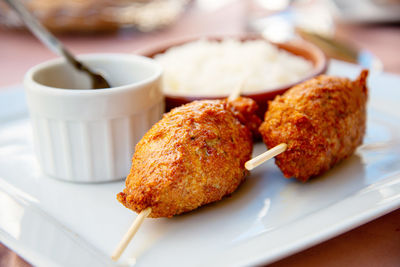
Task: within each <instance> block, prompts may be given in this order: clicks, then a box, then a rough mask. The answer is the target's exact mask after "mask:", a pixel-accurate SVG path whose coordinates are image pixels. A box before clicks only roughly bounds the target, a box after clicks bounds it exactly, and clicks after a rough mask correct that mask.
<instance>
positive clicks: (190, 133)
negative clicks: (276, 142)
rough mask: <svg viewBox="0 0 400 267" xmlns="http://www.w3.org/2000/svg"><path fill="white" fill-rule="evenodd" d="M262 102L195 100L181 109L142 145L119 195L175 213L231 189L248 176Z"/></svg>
mask: <svg viewBox="0 0 400 267" xmlns="http://www.w3.org/2000/svg"><path fill="white" fill-rule="evenodd" d="M255 111H256V104H255V102H254V101H252V100H249V99H246V98H238V99H236V100H234V101H231V102H228V101H227V100H205V101H195V102H192V103H189V104H186V105H184V106H181V107H178V108H175V109H173V110H171V111H170V112H169V113H167V114H165V115H164V117H163V118H162V119H161V120H160V121H159V122H158V123H156V124H155V125H154V126H153V127H152V128H151V129H150V130H149V131H148V132H147V133H146V134H145V136H144V137H143V138H142V140H140V142H139V143H138V144H137V145H136V149H135V153H134V155H133V158H132V168H131V172H130V174H129V175H128V177H127V179H126V183H125V184H126V188H125V189H124V190H123V192H121V193H119V194H118V195H117V199H118V200H119V201H120V202H121V203H122V204H123V205H125V206H126V207H127V208H129V209H132V210H133V211H136V212H138V213H139V212H141V211H142V210H144V209H146V208H148V207H151V214H150V215H149V217H153V218H155V217H171V216H173V215H176V214H181V213H183V212H188V211H191V210H194V209H196V208H198V207H200V206H202V205H205V204H208V203H211V202H214V201H217V200H220V199H222V198H223V197H224V196H226V195H228V194H231V193H232V192H233V191H235V189H236V188H237V187H238V186H239V185H240V183H241V182H242V181H243V180H244V178H245V176H246V174H247V171H246V170H245V168H244V163H245V162H246V161H247V160H249V159H250V157H251V153H252V147H253V141H252V132H256V131H257V129H258V127H259V125H260V123H261V120H260V119H259V118H258V117H257V116H256V115H255Z"/></svg>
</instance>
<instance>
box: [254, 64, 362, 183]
mask: <svg viewBox="0 0 400 267" xmlns="http://www.w3.org/2000/svg"><path fill="white" fill-rule="evenodd" d="M367 76H368V71H367V70H363V71H362V72H361V74H360V75H359V77H358V78H357V79H356V80H355V81H351V80H349V79H347V78H339V77H333V76H325V75H322V76H319V77H317V78H314V79H311V80H308V81H306V82H303V83H301V84H299V85H297V86H294V87H293V88H291V89H290V90H289V91H287V92H286V93H285V94H283V95H282V96H277V97H276V98H275V99H274V100H273V101H272V102H270V103H269V107H268V110H267V112H266V113H265V119H264V122H263V123H262V125H261V126H260V132H261V135H262V137H263V140H264V143H265V144H266V146H267V147H268V148H272V147H274V146H276V145H278V144H281V143H286V144H287V145H288V146H287V150H286V151H285V152H283V153H282V154H280V155H278V156H277V157H276V158H275V162H276V164H277V165H278V167H279V168H280V169H281V171H282V172H283V174H284V175H285V177H288V178H289V177H296V178H297V179H299V180H301V181H303V182H305V181H307V180H308V179H309V178H310V177H312V176H315V175H319V174H321V173H323V172H325V171H327V170H328V169H330V168H331V167H332V166H334V165H335V164H336V163H338V162H339V161H341V160H343V159H345V158H347V157H349V156H350V155H352V154H353V152H354V150H355V149H356V148H357V147H358V146H359V145H360V144H361V143H362V140H363V137H364V134H365V128H366V102H367V95H368V90H367V85H366V79H367Z"/></svg>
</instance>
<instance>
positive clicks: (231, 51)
mask: <svg viewBox="0 0 400 267" xmlns="http://www.w3.org/2000/svg"><path fill="white" fill-rule="evenodd" d="M155 59H156V60H157V61H158V62H159V63H160V64H161V65H162V66H163V68H164V74H163V78H162V86H163V90H164V92H165V93H171V94H175V95H209V96H214V95H215V96H217V95H229V94H230V93H231V92H232V91H233V90H234V89H235V88H236V87H237V86H240V85H241V84H242V83H243V85H242V89H241V92H245V93H254V92H258V91H265V90H268V89H273V88H276V87H279V86H283V85H286V84H289V83H293V82H297V81H299V80H301V79H303V78H304V77H306V76H307V75H308V74H309V73H311V71H312V69H313V65H312V63H311V62H310V61H308V60H306V59H304V58H302V57H299V56H296V55H294V54H291V53H289V52H287V51H285V50H282V49H279V48H277V47H276V46H275V45H272V44H270V43H268V42H267V41H265V40H252V41H245V42H241V41H238V40H235V39H225V40H223V41H221V42H217V41H209V40H205V39H204V40H198V41H194V42H190V43H186V44H183V45H181V46H175V47H172V48H170V49H168V50H167V51H166V52H165V53H163V54H159V55H156V56H155Z"/></svg>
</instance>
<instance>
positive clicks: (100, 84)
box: [4, 0, 111, 89]
mask: <svg viewBox="0 0 400 267" xmlns="http://www.w3.org/2000/svg"><path fill="white" fill-rule="evenodd" d="M4 1H5V2H6V3H7V4H8V5H9V6H10V7H11V8H12V9H13V10H14V11H15V12H17V14H18V15H19V17H20V18H21V20H22V21H23V22H24V23H25V25H26V27H28V28H29V30H30V31H31V32H32V33H33V34H34V35H35V36H36V37H37V38H38V39H39V40H40V41H42V43H44V44H45V45H46V46H47V47H48V48H49V49H50V50H51V51H53V52H54V53H56V54H58V55H59V56H62V57H64V58H66V59H67V61H68V62H69V63H71V64H72V65H73V66H74V67H75V68H76V69H77V70H80V71H84V72H86V73H87V74H88V75H89V76H90V78H91V80H92V87H93V89H100V88H110V87H111V86H110V84H109V83H108V82H107V81H106V79H104V77H103V76H102V75H100V74H98V73H95V72H93V71H91V70H90V69H89V68H88V67H87V66H86V65H84V64H83V63H81V62H80V61H78V60H76V58H75V57H74V56H73V55H72V54H71V53H70V52H69V51H68V50H67V49H66V48H65V47H64V45H63V44H62V43H61V42H60V41H59V40H58V39H57V38H56V37H55V36H54V35H53V34H51V33H50V32H49V31H48V30H47V29H46V28H45V27H43V26H42V24H40V22H39V21H38V20H37V19H36V18H35V17H34V16H33V15H32V14H31V13H30V12H29V11H28V10H27V9H26V8H25V6H24V5H23V4H22V2H21V1H19V0H4Z"/></svg>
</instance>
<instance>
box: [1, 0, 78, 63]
mask: <svg viewBox="0 0 400 267" xmlns="http://www.w3.org/2000/svg"><path fill="white" fill-rule="evenodd" d="M4 1H5V2H6V3H7V4H8V5H9V6H10V7H12V8H13V9H14V10H15V12H17V13H18V15H19V17H20V18H21V20H23V21H24V23H25V25H26V26H27V27H28V28H29V29H30V30H31V31H32V33H33V34H35V35H36V37H37V38H39V39H40V40H41V41H42V42H43V43H44V44H45V45H46V46H47V47H48V48H49V49H50V50H51V51H53V52H54V53H56V54H58V55H60V56H65V53H68V54H70V53H69V52H68V51H67V49H66V48H65V47H64V46H63V44H62V43H61V42H59V41H58V39H57V38H55V37H54V35H53V34H51V33H50V32H49V31H48V30H47V29H46V28H44V27H43V26H42V24H40V23H39V22H38V21H37V19H36V18H35V17H34V16H33V15H32V14H31V13H30V12H29V11H28V10H27V9H26V8H25V6H24V5H23V4H22V3H21V2H20V1H19V0H4Z"/></svg>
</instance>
